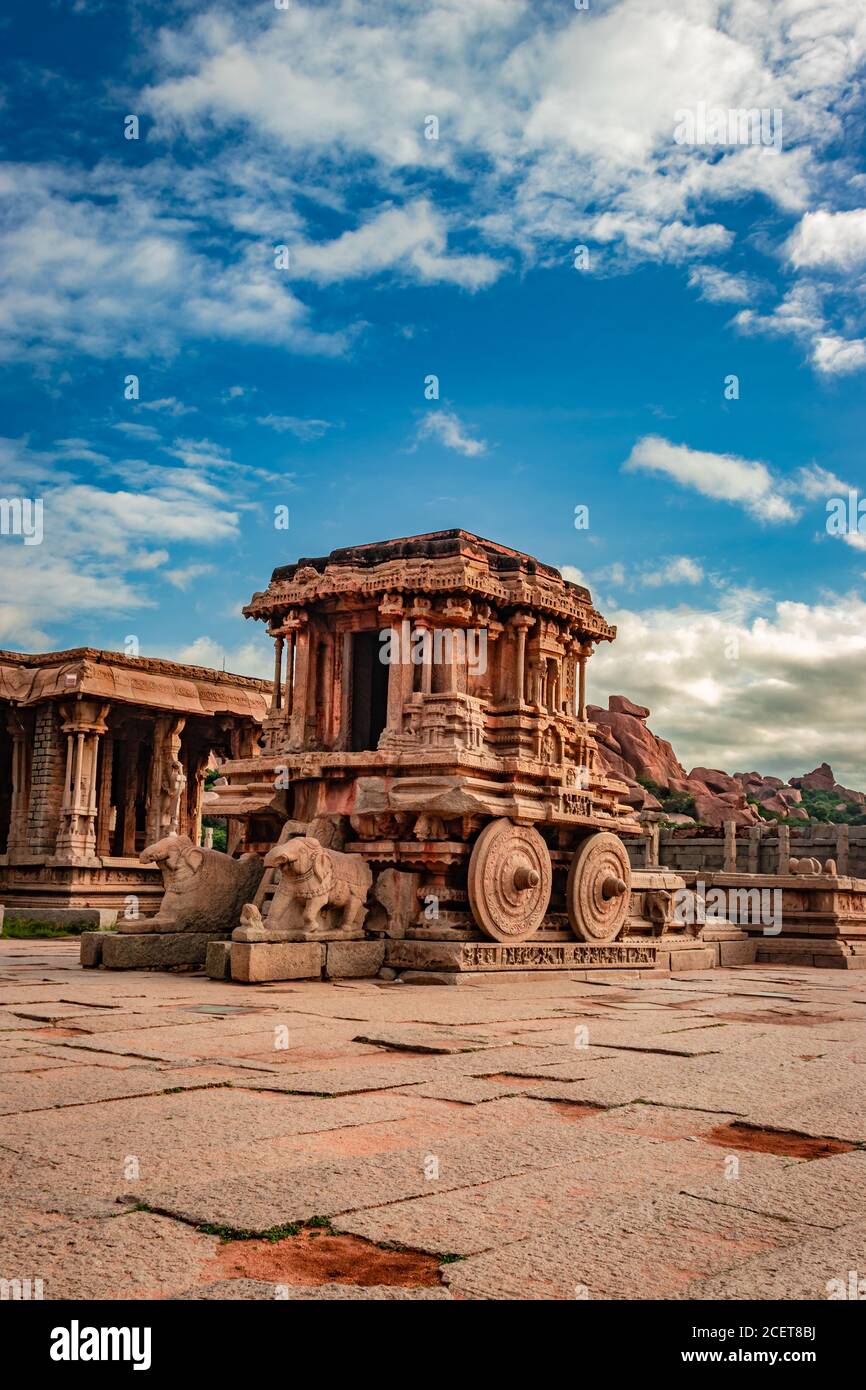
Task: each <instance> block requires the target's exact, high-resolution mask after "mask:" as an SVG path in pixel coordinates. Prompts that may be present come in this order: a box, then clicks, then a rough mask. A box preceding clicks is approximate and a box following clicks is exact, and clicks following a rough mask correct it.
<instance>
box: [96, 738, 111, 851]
mask: <svg viewBox="0 0 866 1390" xmlns="http://www.w3.org/2000/svg"><path fill="white" fill-rule="evenodd" d="M113 763H114V736H113V735H112V734H110V733H107V734H106V735H105V737H104V738H103V740H102V768H101V771H100V776H99V792H98V795H97V815H96V853H97V854H98V855H99V856H100V858H102V857H103V856H104V855H108V854H110V853H111V780H112V778H111V774H112V767H113Z"/></svg>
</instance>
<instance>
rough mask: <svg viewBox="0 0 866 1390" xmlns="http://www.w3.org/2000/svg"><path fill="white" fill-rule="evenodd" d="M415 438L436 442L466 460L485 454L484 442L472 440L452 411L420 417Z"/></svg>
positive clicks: (432, 411)
mask: <svg viewBox="0 0 866 1390" xmlns="http://www.w3.org/2000/svg"><path fill="white" fill-rule="evenodd" d="M415 438H416V440H423V439H435V440H438V442H439V443H440V444H442V445H444V446H445V448H446V449H454V450H456V452H457V453H458V454H465V456H466V458H477V457H478V455H479V454H484V453H486V452H487V444H486V442H485V441H484V440H483V439H473V438H472V436H471V435H470V434H468V433H467V430H466V426H465V425H464V424H463V422H462V420H461V419H460V417H459V415H457V414H456V413H455V412H454V411H453V410H431V411H428V413H427V414H426V415H422V417H421V419H420V420H419V422H418V428H417V430H416V431H415Z"/></svg>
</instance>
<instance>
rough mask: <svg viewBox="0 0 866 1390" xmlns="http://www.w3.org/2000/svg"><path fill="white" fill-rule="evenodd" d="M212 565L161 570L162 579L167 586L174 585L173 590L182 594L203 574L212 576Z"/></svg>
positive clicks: (184, 566)
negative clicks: (181, 591) (177, 590)
mask: <svg viewBox="0 0 866 1390" xmlns="http://www.w3.org/2000/svg"><path fill="white" fill-rule="evenodd" d="M212 573H213V565H195V564H193V565H183V566H182V567H180V568H179V569H172V570H163V572H162V577H163V579H167V580H168V582H169V584H172V585H174V587H175V589H182V590H183V591H184V592H186V590H187V589H188V588H189V586H190V585H191V584H192V583H193V581H194V580H196V579H200V578H201V576H202V575H203V574H212Z"/></svg>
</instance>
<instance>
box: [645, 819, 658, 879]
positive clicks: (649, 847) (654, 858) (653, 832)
mask: <svg viewBox="0 0 866 1390" xmlns="http://www.w3.org/2000/svg"><path fill="white" fill-rule="evenodd" d="M644 833H645V835H646V842H645V844H644V865H645V866H646V868H648V869H657V868H658V863H659V826H658V821H650V822H649V823H648V825H647V827H646V830H645V832H644Z"/></svg>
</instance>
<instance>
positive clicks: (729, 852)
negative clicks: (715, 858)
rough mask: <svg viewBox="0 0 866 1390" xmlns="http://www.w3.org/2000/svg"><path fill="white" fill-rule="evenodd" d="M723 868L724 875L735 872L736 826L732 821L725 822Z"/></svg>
mask: <svg viewBox="0 0 866 1390" xmlns="http://www.w3.org/2000/svg"><path fill="white" fill-rule="evenodd" d="M723 868H724V871H725V873H726V874H735V873H736V872H737V826H736V822H735V821H732V820H726V821H725V859H724V864H723Z"/></svg>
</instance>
